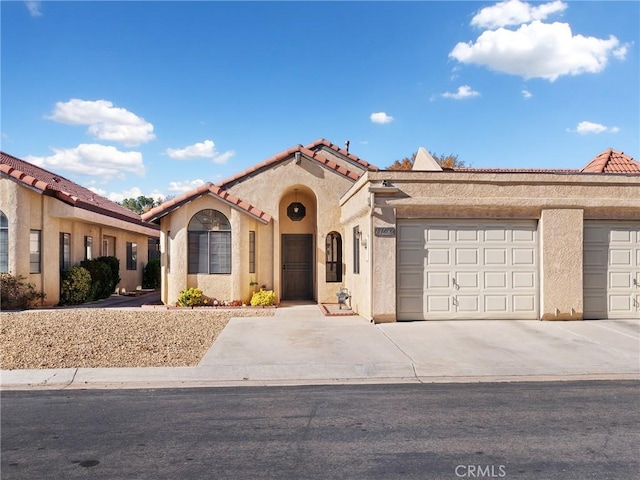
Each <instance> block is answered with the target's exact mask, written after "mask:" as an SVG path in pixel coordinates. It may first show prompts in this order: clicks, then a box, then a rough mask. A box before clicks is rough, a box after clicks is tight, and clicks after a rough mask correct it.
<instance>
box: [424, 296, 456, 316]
mask: <svg viewBox="0 0 640 480" xmlns="http://www.w3.org/2000/svg"><path fill="white" fill-rule="evenodd" d="M426 304H427V312H428V313H449V312H450V311H451V307H452V305H453V302H452V301H451V297H450V296H449V295H429V296H428V298H427V299H426ZM423 305H424V303H421V305H420V310H421V311H422V308H423Z"/></svg>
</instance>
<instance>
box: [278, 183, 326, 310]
mask: <svg viewBox="0 0 640 480" xmlns="http://www.w3.org/2000/svg"><path fill="white" fill-rule="evenodd" d="M279 214H280V215H279V218H280V221H279V226H280V291H281V294H280V299H281V300H314V299H315V298H316V290H317V288H316V272H315V268H314V266H315V250H316V249H315V244H316V230H317V228H316V225H317V201H316V196H315V194H314V193H313V191H312V190H311V189H309V188H308V187H306V186H304V185H294V186H292V187H291V188H289V189H287V191H286V192H285V194H284V195H283V196H282V199H281V200H280V208H279Z"/></svg>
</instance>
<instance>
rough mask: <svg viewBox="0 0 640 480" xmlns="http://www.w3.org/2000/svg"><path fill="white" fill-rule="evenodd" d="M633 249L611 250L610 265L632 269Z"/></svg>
mask: <svg viewBox="0 0 640 480" xmlns="http://www.w3.org/2000/svg"><path fill="white" fill-rule="evenodd" d="M631 254H632V252H631V249H630V248H629V249H625V250H609V265H611V266H615V265H619V266H623V267H627V266H628V267H630V266H631V258H632V256H631Z"/></svg>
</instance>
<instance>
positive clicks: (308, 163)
mask: <svg viewBox="0 0 640 480" xmlns="http://www.w3.org/2000/svg"><path fill="white" fill-rule="evenodd" d="M352 184H353V181H351V180H349V179H347V178H345V177H344V176H342V175H340V174H338V173H336V172H334V171H332V170H329V169H327V168H325V167H323V166H322V165H320V164H319V163H318V162H316V161H313V160H310V159H308V158H306V157H304V156H303V157H302V160H301V162H300V164H299V165H297V164H296V163H295V161H294V159H293V157H292V158H291V159H289V160H285V161H283V162H281V163H279V164H278V165H275V166H273V167H271V168H269V169H267V170H265V171H263V172H261V173H260V174H259V175H255V176H253V177H250V178H246V179H245V180H244V181H243V182H241V183H238V184H236V185H233V186H232V187H230V188H229V191H230V192H231V193H232V194H234V195H236V196H238V197H239V198H241V199H243V200H245V201H247V202H249V203H251V204H252V205H255V206H256V207H258V208H260V209H261V210H263V211H265V212H266V213H268V214H270V215H272V217H273V219H272V220H271V225H272V231H271V235H272V240H271V245H270V247H271V252H273V253H272V255H271V269H270V270H271V272H270V273H271V278H266V279H265V280H264V282H265V283H266V284H267V285H268V286H273V288H274V289H275V291H276V294H277V295H279V294H280V291H281V288H280V287H281V276H280V274H281V234H283V233H311V234H313V235H314V244H315V254H314V257H315V259H314V261H315V268H314V270H315V275H314V278H315V281H314V291H315V297H316V300H318V301H319V302H327V303H335V302H336V301H337V300H336V292H337V291H338V290H339V289H340V287H342V286H343V285H344V282H342V283H334V282H327V281H326V270H325V258H326V250H325V249H326V246H325V244H326V236H327V234H328V233H330V232H332V231H336V232H338V233H340V235H341V236H342V239H343V259H344V252H346V251H347V250H348V246H347V243H346V239H345V230H344V227H343V226H342V225H341V223H340V207H339V205H338V199H339V198H340V196H341V195H342V194H343V193H344V192H346V191H347V190H348V189H349V188H350V187H351V185H352ZM295 189H298V201H301V202H302V203H303V204H304V205H305V206H306V207H307V218H305V219H304V220H302V221H300V222H292V221H291V220H290V219H289V218H288V217H287V216H286V207H287V206H288V205H289V204H290V203H291V202H292V201H294V199H295ZM267 235H268V232H266V231H263V232H262V233H261V241H260V244H261V245H260V248H261V249H262V248H263V247H264V246H265V244H264V243H263V242H264V241H265V240H266V238H265V237H266V236H267ZM262 256H264V255H261V257H262ZM343 263H344V262H343ZM343 271H344V268H343ZM343 277H344V275H343ZM263 278H264V277H263ZM260 282H261V284H262V280H261V281H260Z"/></svg>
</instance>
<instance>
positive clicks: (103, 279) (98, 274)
mask: <svg viewBox="0 0 640 480" xmlns="http://www.w3.org/2000/svg"><path fill="white" fill-rule="evenodd" d="M80 266H81V267H83V268H86V269H87V270H88V271H89V274H90V275H91V292H90V295H89V300H100V299H101V298H108V297H109V296H110V295H111V294H112V293H113V291H114V289H115V286H113V287H112V284H113V274H112V272H111V268H110V267H109V264H108V263H106V262H103V261H101V260H99V259H95V260H83V261H82V262H80Z"/></svg>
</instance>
